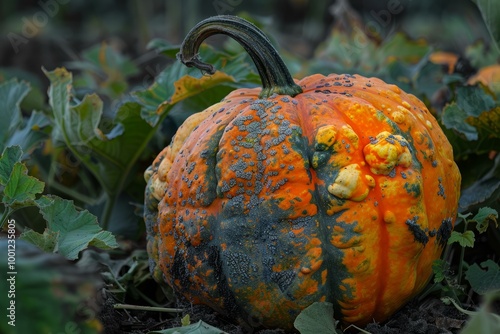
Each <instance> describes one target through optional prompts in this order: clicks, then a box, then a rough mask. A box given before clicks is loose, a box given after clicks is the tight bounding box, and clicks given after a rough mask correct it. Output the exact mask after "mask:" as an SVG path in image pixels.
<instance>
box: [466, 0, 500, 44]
mask: <svg viewBox="0 0 500 334" xmlns="http://www.w3.org/2000/svg"><path fill="white" fill-rule="evenodd" d="M472 1H473V2H474V3H475V4H476V5H477V7H478V8H479V11H480V12H481V15H482V16H483V20H484V23H485V24H486V27H488V30H489V32H490V34H491V37H492V39H493V41H494V42H495V44H496V46H497V49H498V50H500V7H499V6H498V1H496V0H472Z"/></svg>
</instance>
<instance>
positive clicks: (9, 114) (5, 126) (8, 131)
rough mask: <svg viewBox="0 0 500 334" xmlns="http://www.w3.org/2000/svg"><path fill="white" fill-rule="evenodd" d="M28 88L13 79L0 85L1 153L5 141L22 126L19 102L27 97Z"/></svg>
mask: <svg viewBox="0 0 500 334" xmlns="http://www.w3.org/2000/svg"><path fill="white" fill-rule="evenodd" d="M29 91H30V87H29V85H28V84H27V83H26V82H18V81H17V80H15V79H12V80H9V81H6V82H4V83H2V84H0V101H2V106H1V107H0V119H1V120H2V121H1V122H0V151H3V150H4V148H5V147H6V145H7V141H8V140H9V138H10V137H11V136H12V135H13V134H14V132H15V131H16V129H17V128H18V127H19V126H20V125H21V124H22V120H23V118H22V114H21V109H20V107H19V106H20V104H21V101H22V100H23V99H24V97H26V95H28V92H29Z"/></svg>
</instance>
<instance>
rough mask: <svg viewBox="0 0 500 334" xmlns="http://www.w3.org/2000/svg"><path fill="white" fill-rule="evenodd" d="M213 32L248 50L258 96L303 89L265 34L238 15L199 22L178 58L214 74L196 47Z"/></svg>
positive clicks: (293, 93)
mask: <svg viewBox="0 0 500 334" xmlns="http://www.w3.org/2000/svg"><path fill="white" fill-rule="evenodd" d="M215 34H223V35H228V36H230V37H231V38H233V39H234V40H236V41H237V42H238V43H240V44H241V46H243V48H244V49H245V50H246V51H247V52H248V54H249V55H250V57H251V58H252V60H253V62H254V64H255V66H256V67H257V71H258V72H259V75H260V79H261V80H262V92H261V93H260V97H261V98H268V97H269V96H271V95H272V94H279V95H290V96H292V97H293V96H296V95H298V94H300V93H302V88H300V86H299V85H297V84H296V83H295V82H294V81H293V78H292V76H291V74H290V72H289V71H288V68H287V67H286V65H285V63H284V62H283V59H281V57H280V55H279V54H278V52H277V51H276V49H275V48H274V47H273V45H272V44H271V41H270V40H269V39H268V38H267V37H266V35H264V33H263V32H262V31H261V30H259V29H258V28H257V27H256V26H255V25H253V24H252V23H250V22H248V21H246V20H244V19H242V18H240V17H237V16H231V15H219V16H214V17H210V18H208V19H206V20H204V21H201V22H200V23H198V24H197V25H196V26H195V27H194V28H193V29H191V31H190V32H189V33H188V34H187V36H186V38H185V39H184V41H183V42H182V46H181V51H180V52H179V53H178V54H177V58H178V59H179V60H180V61H181V62H182V63H183V64H184V65H186V66H188V67H193V66H194V67H197V68H199V69H200V70H202V71H203V72H207V73H209V74H214V73H215V68H214V67H213V66H212V65H210V64H207V63H204V62H202V61H201V60H200V59H199V57H198V49H199V47H200V45H201V43H202V42H203V41H204V40H205V39H206V38H208V37H210V36H212V35H215Z"/></svg>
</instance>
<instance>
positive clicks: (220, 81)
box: [134, 42, 260, 126]
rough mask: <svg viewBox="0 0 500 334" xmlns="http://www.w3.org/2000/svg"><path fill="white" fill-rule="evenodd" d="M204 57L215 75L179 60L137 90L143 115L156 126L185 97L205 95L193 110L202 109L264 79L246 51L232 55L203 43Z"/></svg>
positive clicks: (202, 51) (201, 54)
mask: <svg viewBox="0 0 500 334" xmlns="http://www.w3.org/2000/svg"><path fill="white" fill-rule="evenodd" d="M156 43H159V42H156ZM200 58H201V59H203V61H204V62H207V63H210V64H212V65H213V66H214V67H215V68H216V69H217V72H216V73H215V74H213V75H204V74H203V73H201V71H200V70H198V69H196V68H189V67H187V66H185V65H183V64H182V63H181V62H179V61H176V62H175V63H173V64H172V65H171V66H170V67H168V68H166V69H165V70H164V71H162V72H161V73H160V74H159V75H158V77H157V78H156V80H155V82H154V83H153V84H152V85H151V86H150V87H148V88H147V89H146V90H139V91H136V92H134V96H135V97H136V98H137V100H138V101H139V103H141V104H142V105H143V110H142V117H143V118H144V119H145V120H146V121H147V122H148V123H149V124H151V126H156V124H158V122H159V121H160V119H161V118H162V115H164V114H165V113H167V112H168V111H169V110H170V109H171V108H172V107H173V106H174V105H176V104H177V103H179V102H181V101H185V100H188V99H191V98H192V97H195V96H198V95H204V96H205V101H204V103H201V104H198V105H197V106H195V107H194V108H192V109H190V110H189V111H191V113H193V112H199V111H202V110H204V109H205V108H207V107H209V106H211V105H212V104H214V103H216V102H219V101H220V100H221V99H222V98H223V97H224V96H225V95H226V94H227V93H228V92H229V91H230V90H232V89H234V88H241V87H248V86H255V85H256V84H258V83H260V80H259V79H258V76H256V74H255V71H254V69H253V65H252V64H249V63H248V62H246V59H247V55H246V54H240V55H237V56H230V55H227V54H225V53H223V52H220V51H214V50H213V49H212V48H210V47H208V46H206V45H202V47H201V48H200ZM221 90H222V92H221ZM208 92H210V93H208Z"/></svg>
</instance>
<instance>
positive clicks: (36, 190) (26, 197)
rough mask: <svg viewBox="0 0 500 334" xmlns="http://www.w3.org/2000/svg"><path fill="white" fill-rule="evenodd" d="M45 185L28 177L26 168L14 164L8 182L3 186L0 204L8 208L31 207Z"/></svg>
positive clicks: (22, 165) (19, 164) (20, 164)
mask: <svg viewBox="0 0 500 334" xmlns="http://www.w3.org/2000/svg"><path fill="white" fill-rule="evenodd" d="M44 186H45V184H44V183H43V182H41V181H39V180H38V179H37V178H35V177H33V176H29V175H28V168H26V166H25V165H24V164H23V163H20V162H16V163H15V164H14V168H13V169H12V173H11V175H10V178H9V181H8V182H7V184H6V185H5V189H4V197H3V200H2V202H3V203H5V204H6V205H8V206H26V205H31V204H32V202H33V200H34V199H35V196H36V195H37V194H40V193H41V192H42V191H43V188H44Z"/></svg>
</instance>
